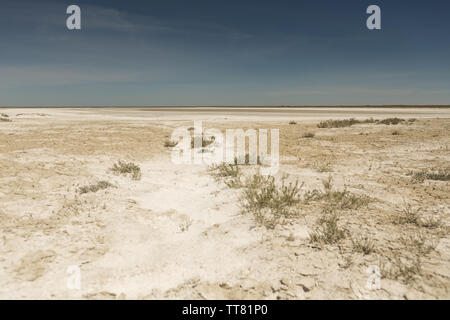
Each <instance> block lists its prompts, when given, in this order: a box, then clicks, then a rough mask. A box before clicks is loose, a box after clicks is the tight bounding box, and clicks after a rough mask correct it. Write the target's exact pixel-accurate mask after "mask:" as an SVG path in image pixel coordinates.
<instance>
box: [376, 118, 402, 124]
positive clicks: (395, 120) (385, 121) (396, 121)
mask: <svg viewBox="0 0 450 320" xmlns="http://www.w3.org/2000/svg"><path fill="white" fill-rule="evenodd" d="M404 121H405V119H400V118H386V119H383V120H380V121H378V122H377V123H378V124H386V125H396V124H399V123H401V122H404Z"/></svg>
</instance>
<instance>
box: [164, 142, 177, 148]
mask: <svg viewBox="0 0 450 320" xmlns="http://www.w3.org/2000/svg"><path fill="white" fill-rule="evenodd" d="M177 144H178V142H177V141H173V140H166V141H164V147H166V148H173V147H175V146H176V145H177Z"/></svg>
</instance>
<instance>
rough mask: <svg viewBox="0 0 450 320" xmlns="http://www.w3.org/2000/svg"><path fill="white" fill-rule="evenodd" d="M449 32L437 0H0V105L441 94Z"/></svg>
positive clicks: (444, 4)
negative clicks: (372, 21) (77, 22)
mask: <svg viewBox="0 0 450 320" xmlns="http://www.w3.org/2000/svg"><path fill="white" fill-rule="evenodd" d="M71 4H77V5H79V6H80V7H81V12H82V30H81V31H69V30H67V28H66V23H65V20H66V18H67V15H66V8H67V6H69V5H71ZM371 4H377V5H379V6H380V7H381V12H382V30H374V31H370V30H368V29H367V28H366V19H367V16H368V15H367V14H366V13H365V11H366V8H367V7H368V6H369V5H371ZM449 35H450V2H449V1H448V0H445V1H444V0H430V1H425V0H423V1H415V0H409V1H406V0H402V1H400V0H389V1H381V0H377V1H375V0H370V1H366V0H341V1H337V0H309V1H304V0H295V1H283V0H277V1H275V0H272V1H265V0H259V1H253V0H252V1H250V0H240V1H235V0H228V1H223V0H221V1H219V0H208V1H203V0H201V1H200V0H190V1H186V0H180V1H173V0H165V1H152V0H147V1H136V0H129V1H114V0H109V1H106V0H98V1H84V0H74V1H72V2H71V1H64V0H54V1H51V0H40V1H23V0H2V1H1V3H0V106H147V105H154V106H159V105H161V106H163V105H379V104H450V36H449Z"/></svg>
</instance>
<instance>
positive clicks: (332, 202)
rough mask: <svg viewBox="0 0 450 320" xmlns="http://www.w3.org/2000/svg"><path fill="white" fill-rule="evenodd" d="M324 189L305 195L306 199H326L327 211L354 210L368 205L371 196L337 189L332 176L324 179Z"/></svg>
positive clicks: (307, 200)
mask: <svg viewBox="0 0 450 320" xmlns="http://www.w3.org/2000/svg"><path fill="white" fill-rule="evenodd" d="M322 185H323V188H324V191H319V190H312V191H308V192H306V193H305V195H304V200H305V201H306V202H309V201H323V200H325V201H326V203H325V207H324V209H325V211H333V210H334V209H339V210H354V209H358V208H360V207H362V206H365V205H367V204H368V203H369V202H370V198H369V197H367V196H364V195H356V194H353V193H351V192H349V191H347V190H345V189H344V190H343V191H336V190H334V186H333V178H332V176H328V178H327V179H324V180H322Z"/></svg>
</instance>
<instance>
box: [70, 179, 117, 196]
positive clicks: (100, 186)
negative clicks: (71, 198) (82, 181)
mask: <svg viewBox="0 0 450 320" xmlns="http://www.w3.org/2000/svg"><path fill="white" fill-rule="evenodd" d="M113 186H114V185H113V184H111V183H109V182H108V181H104V180H102V181H99V182H98V183H96V184H91V185H87V186H83V187H80V188H78V193H79V194H85V193H88V192H97V191H99V190H104V189H107V188H109V187H113Z"/></svg>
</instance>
